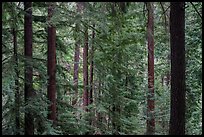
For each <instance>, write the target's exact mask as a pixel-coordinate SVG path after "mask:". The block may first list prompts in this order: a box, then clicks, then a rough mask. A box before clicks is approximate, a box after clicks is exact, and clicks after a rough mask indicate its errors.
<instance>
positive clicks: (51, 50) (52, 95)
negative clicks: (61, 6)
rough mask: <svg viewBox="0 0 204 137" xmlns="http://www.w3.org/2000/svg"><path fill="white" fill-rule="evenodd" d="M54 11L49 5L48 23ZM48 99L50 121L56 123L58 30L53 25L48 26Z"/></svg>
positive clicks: (51, 4)
mask: <svg viewBox="0 0 204 137" xmlns="http://www.w3.org/2000/svg"><path fill="white" fill-rule="evenodd" d="M53 11H54V3H49V7H48V21H49V20H50V19H51V18H52V15H53ZM47 60H48V64H47V71H48V77H49V80H48V91H47V94H48V99H49V100H50V102H51V105H50V106H49V107H48V110H49V111H50V113H49V114H48V119H50V120H53V121H54V122H55V121H56V76H55V74H56V28H55V26H53V25H52V24H49V26H48V56H47Z"/></svg>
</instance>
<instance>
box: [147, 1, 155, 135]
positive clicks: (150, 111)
mask: <svg viewBox="0 0 204 137" xmlns="http://www.w3.org/2000/svg"><path fill="white" fill-rule="evenodd" d="M147 9H148V24H147V41H148V89H149V92H148V95H147V118H148V119H147V134H149V135H153V134H154V132H155V119H154V15H153V14H154V10H153V3H151V2H148V3H147Z"/></svg>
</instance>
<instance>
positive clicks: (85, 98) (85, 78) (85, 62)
mask: <svg viewBox="0 0 204 137" xmlns="http://www.w3.org/2000/svg"><path fill="white" fill-rule="evenodd" d="M85 29H86V30H85V45H84V48H83V84H84V91H83V106H84V109H85V111H88V109H87V106H88V103H89V94H88V28H87V27H86V28H85Z"/></svg>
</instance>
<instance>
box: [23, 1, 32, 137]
mask: <svg viewBox="0 0 204 137" xmlns="http://www.w3.org/2000/svg"><path fill="white" fill-rule="evenodd" d="M31 8H32V2H24V9H25V16H24V20H25V23H24V38H25V40H24V42H25V51H24V53H25V57H26V60H25V102H26V103H28V99H29V98H31V97H32V96H33V87H32V83H33V68H32V66H31V65H30V64H29V63H28V62H30V61H31V59H32V39H33V38H32V36H33V34H32V9H31ZM33 134H34V119H33V115H32V112H31V111H30V110H29V109H26V112H25V135H33Z"/></svg>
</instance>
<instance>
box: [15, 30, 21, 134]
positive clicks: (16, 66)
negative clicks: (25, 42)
mask: <svg viewBox="0 0 204 137" xmlns="http://www.w3.org/2000/svg"><path fill="white" fill-rule="evenodd" d="M13 45H14V58H15V73H16V79H15V109H16V110H15V111H16V130H17V131H16V134H17V135H20V132H19V130H20V111H19V105H20V96H19V81H18V78H19V72H18V54H17V32H16V29H15V28H13Z"/></svg>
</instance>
